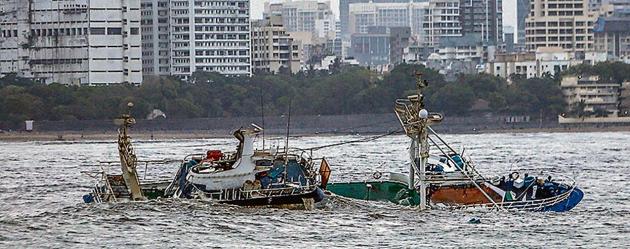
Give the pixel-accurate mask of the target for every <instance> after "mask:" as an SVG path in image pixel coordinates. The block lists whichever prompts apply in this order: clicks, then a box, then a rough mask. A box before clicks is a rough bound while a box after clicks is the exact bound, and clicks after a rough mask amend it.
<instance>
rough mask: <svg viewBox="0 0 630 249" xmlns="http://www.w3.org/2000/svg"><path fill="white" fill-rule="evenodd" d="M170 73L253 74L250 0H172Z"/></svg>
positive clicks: (183, 75) (179, 74)
mask: <svg viewBox="0 0 630 249" xmlns="http://www.w3.org/2000/svg"><path fill="white" fill-rule="evenodd" d="M170 3H171V4H170V27H171V28H170V57H171V58H170V67H171V68H170V70H171V75H174V76H180V77H186V76H190V75H191V74H192V73H193V72H196V71H213V72H219V73H221V74H224V75H228V76H249V75H251V54H250V44H251V40H250V20H249V17H250V9H249V0H170Z"/></svg>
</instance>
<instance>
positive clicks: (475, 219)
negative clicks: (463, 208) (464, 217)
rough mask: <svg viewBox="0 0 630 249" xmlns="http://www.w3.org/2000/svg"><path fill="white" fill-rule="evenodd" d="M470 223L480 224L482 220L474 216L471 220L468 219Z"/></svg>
mask: <svg viewBox="0 0 630 249" xmlns="http://www.w3.org/2000/svg"><path fill="white" fill-rule="evenodd" d="M468 223H469V224H479V223H481V220H480V219H479V218H476V217H473V218H471V219H470V220H468Z"/></svg>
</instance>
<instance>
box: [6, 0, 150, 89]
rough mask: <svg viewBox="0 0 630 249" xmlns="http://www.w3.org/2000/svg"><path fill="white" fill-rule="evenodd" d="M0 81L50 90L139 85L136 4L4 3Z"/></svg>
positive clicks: (80, 0)
mask: <svg viewBox="0 0 630 249" xmlns="http://www.w3.org/2000/svg"><path fill="white" fill-rule="evenodd" d="M1 2H2V3H0V76H1V75H5V74H9V73H16V74H17V75H18V76H20V77H25V78H31V79H34V80H36V81H39V82H42V83H46V84H50V83H62V84H72V85H109V84H121V83H129V84H141V83H142V71H141V70H142V63H141V48H140V44H141V42H140V0H118V1H88V0H75V1H57V0H39V1H25V0H4V1H1Z"/></svg>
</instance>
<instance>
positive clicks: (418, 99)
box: [394, 72, 442, 209]
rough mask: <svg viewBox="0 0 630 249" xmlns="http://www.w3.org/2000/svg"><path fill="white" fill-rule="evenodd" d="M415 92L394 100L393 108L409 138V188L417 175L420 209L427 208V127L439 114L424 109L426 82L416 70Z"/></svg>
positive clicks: (412, 185) (439, 119)
mask: <svg viewBox="0 0 630 249" xmlns="http://www.w3.org/2000/svg"><path fill="white" fill-rule="evenodd" d="M415 77H416V88H417V93H416V94H414V95H411V96H407V98H406V99H398V100H396V105H395V108H394V110H395V111H396V116H397V117H398V120H399V121H400V124H401V125H402V127H403V129H404V130H405V133H406V134H407V136H409V137H410V138H411V146H410V148H409V157H410V159H411V163H410V164H409V182H408V188H409V190H414V189H416V184H415V182H416V181H415V176H416V175H418V178H419V179H418V181H419V186H418V191H419V192H420V209H426V208H427V183H426V172H425V171H426V166H427V161H428V160H429V139H428V136H429V133H428V130H427V128H428V127H429V125H431V124H433V123H437V122H440V121H441V120H442V117H441V116H439V115H431V116H430V115H429V112H428V111H427V110H426V109H424V93H423V90H424V88H426V87H427V84H426V82H425V81H424V80H422V74H421V73H419V72H416V75H415Z"/></svg>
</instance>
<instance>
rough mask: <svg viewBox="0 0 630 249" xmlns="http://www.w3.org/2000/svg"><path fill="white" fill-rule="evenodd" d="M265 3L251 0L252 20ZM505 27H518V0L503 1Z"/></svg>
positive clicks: (335, 6) (334, 3)
mask: <svg viewBox="0 0 630 249" xmlns="http://www.w3.org/2000/svg"><path fill="white" fill-rule="evenodd" d="M265 2H269V0H251V7H252V18H254V19H260V18H262V12H263V10H264V6H265ZM271 2H282V0H271ZM330 2H331V4H332V9H333V12H335V15H336V16H337V18H339V1H338V0H332V1H330ZM503 25H504V26H512V27H516V0H503Z"/></svg>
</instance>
